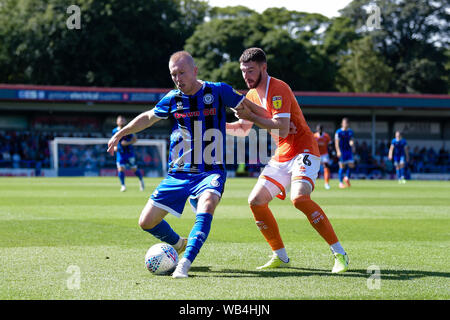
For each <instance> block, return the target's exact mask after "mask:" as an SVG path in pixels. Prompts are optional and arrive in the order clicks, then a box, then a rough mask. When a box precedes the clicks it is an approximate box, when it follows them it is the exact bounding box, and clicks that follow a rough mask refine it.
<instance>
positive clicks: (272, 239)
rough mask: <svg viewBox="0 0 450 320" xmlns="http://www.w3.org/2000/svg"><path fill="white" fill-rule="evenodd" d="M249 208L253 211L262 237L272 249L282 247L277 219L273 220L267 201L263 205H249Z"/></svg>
mask: <svg viewBox="0 0 450 320" xmlns="http://www.w3.org/2000/svg"><path fill="white" fill-rule="evenodd" d="M250 209H251V210H252V212H253V217H254V218H255V221H256V225H257V226H258V228H259V230H260V231H261V233H262V234H263V236H264V238H266V241H267V242H268V243H269V245H270V247H271V248H272V251H275V250H278V249H281V248H284V244H283V240H281V235H280V231H279V230H278V224H277V221H276V220H275V218H274V216H273V214H272V211H270V209H269V205H268V204H267V203H266V204H263V205H250Z"/></svg>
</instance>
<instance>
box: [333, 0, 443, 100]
mask: <svg viewBox="0 0 450 320" xmlns="http://www.w3.org/2000/svg"><path fill="white" fill-rule="evenodd" d="M371 3H372V4H375V3H376V5H377V6H378V7H379V8H380V12H381V25H380V26H381V29H379V30H371V29H370V28H367V26H366V22H367V19H368V17H369V14H370V13H369V12H368V11H367V9H369V8H370V6H371V4H369V2H368V1H364V0H354V1H352V2H351V3H350V4H349V5H348V6H347V7H345V8H344V9H343V10H341V14H342V16H343V17H347V18H349V19H350V20H351V21H352V24H353V25H354V26H355V30H356V33H357V34H360V35H361V36H366V35H370V36H371V37H372V39H373V42H374V45H375V46H374V50H376V52H377V53H378V54H380V55H381V56H382V57H383V59H382V60H384V61H385V63H386V65H387V66H389V67H390V68H391V69H392V77H391V80H390V83H389V87H388V88H387V89H386V90H387V91H389V92H411V93H414V92H422V93H447V92H448V90H449V83H448V80H446V79H448V78H446V74H448V73H447V71H446V70H445V64H446V63H448V56H447V57H446V55H445V51H446V50H448V48H449V40H450V38H449V34H450V33H449V26H450V24H449V22H450V19H449V17H450V16H449V14H448V11H449V9H450V5H449V3H448V1H446V0H443V1H439V0H438V1H431V0H419V1H406V0H378V1H375V2H371ZM355 56H356V55H355V54H354V55H353V57H355ZM372 56H373V55H372Z"/></svg>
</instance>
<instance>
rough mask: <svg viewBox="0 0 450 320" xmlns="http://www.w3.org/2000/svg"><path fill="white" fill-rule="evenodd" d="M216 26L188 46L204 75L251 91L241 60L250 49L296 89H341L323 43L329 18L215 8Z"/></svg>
mask: <svg viewBox="0 0 450 320" xmlns="http://www.w3.org/2000/svg"><path fill="white" fill-rule="evenodd" d="M211 12H212V14H213V15H212V18H211V19H210V21H208V22H205V23H204V24H202V25H200V26H198V27H197V29H196V31H195V32H194V34H193V35H192V36H191V37H190V38H189V39H188V40H187V41H186V46H185V49H186V50H188V51H189V52H191V53H192V55H193V56H194V58H195V59H196V61H197V64H198V66H199V69H200V70H199V76H200V77H202V78H205V79H209V80H212V81H219V80H220V81H225V82H228V83H229V84H231V85H233V86H235V87H238V88H245V84H244V82H243V80H242V76H241V74H240V70H239V63H238V60H239V57H240V55H241V54H242V52H243V51H244V50H245V49H246V48H249V47H254V46H257V47H261V48H263V49H264V50H265V51H266V53H267V60H268V66H269V72H270V74H271V75H273V76H275V77H278V78H281V79H283V80H285V81H286V82H288V83H289V84H290V85H291V86H292V88H294V89H295V90H335V87H334V82H333V81H334V74H333V64H332V63H330V61H329V59H328V57H327V56H325V55H323V54H321V52H320V50H319V46H318V44H320V43H321V42H322V41H323V39H322V33H323V31H324V30H325V29H326V27H327V26H328V23H329V19H328V18H326V17H324V16H322V15H319V14H309V13H304V12H296V11H289V10H286V9H284V8H281V9H280V8H272V9H268V10H266V11H264V12H263V13H262V14H259V13H257V12H254V11H252V10H249V9H247V8H245V7H242V6H241V7H228V8H214V9H213V10H212V11H211Z"/></svg>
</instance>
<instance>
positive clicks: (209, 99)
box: [203, 93, 214, 104]
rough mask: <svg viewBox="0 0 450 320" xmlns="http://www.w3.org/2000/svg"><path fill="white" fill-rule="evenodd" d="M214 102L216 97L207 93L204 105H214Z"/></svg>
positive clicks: (204, 97)
mask: <svg viewBox="0 0 450 320" xmlns="http://www.w3.org/2000/svg"><path fill="white" fill-rule="evenodd" d="M213 102H214V96H213V95H212V94H211V93H207V94H205V95H204V96H203V103H204V104H212V103H213Z"/></svg>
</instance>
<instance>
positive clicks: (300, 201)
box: [291, 194, 311, 210]
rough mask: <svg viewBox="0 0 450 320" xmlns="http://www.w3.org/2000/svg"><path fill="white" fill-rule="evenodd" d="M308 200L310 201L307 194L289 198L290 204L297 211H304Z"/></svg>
mask: <svg viewBox="0 0 450 320" xmlns="http://www.w3.org/2000/svg"><path fill="white" fill-rule="evenodd" d="M309 200H311V197H310V196H309V194H300V195H297V196H295V197H293V198H291V201H292V204H293V205H294V206H295V207H296V208H297V209H299V210H302V209H304V208H305V206H307V204H308V202H309Z"/></svg>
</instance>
